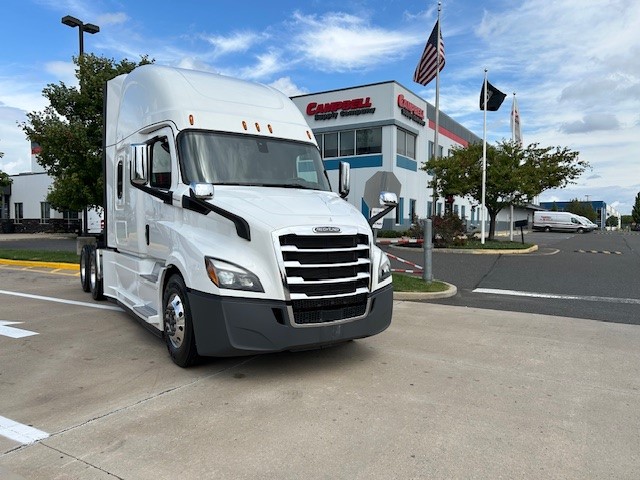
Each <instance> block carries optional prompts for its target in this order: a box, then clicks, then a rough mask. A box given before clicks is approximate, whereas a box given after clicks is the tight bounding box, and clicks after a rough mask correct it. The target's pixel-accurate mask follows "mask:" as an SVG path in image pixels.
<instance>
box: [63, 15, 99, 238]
mask: <svg viewBox="0 0 640 480" xmlns="http://www.w3.org/2000/svg"><path fill="white" fill-rule="evenodd" d="M62 23H64V24H65V25H67V26H68V27H71V28H75V27H78V38H79V40H80V42H79V43H80V55H79V56H78V59H80V58H82V56H83V55H84V32H87V33H91V34H94V33H98V32H99V31H100V27H99V26H98V25H94V24H93V23H83V22H82V20H78V19H77V18H76V17H72V16H71V15H66V16H64V17H62ZM88 220H89V213H88V211H87V208H86V207H85V208H84V211H83V212H82V233H84V234H86V233H87V232H88V225H87V223H88Z"/></svg>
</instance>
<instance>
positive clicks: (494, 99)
mask: <svg viewBox="0 0 640 480" xmlns="http://www.w3.org/2000/svg"><path fill="white" fill-rule="evenodd" d="M506 96H507V94H506V93H502V92H501V91H500V90H498V89H497V88H496V87H494V86H493V85H491V84H490V83H489V82H488V81H487V111H489V112H495V111H497V110H498V109H499V108H500V105H502V102H504V99H505V97H506ZM480 110H484V82H482V90H481V91H480Z"/></svg>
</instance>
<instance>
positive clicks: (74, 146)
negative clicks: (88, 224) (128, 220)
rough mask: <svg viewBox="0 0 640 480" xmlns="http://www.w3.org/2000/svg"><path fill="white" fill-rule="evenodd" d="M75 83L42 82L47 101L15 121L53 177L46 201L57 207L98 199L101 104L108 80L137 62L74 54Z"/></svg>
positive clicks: (79, 207)
mask: <svg viewBox="0 0 640 480" xmlns="http://www.w3.org/2000/svg"><path fill="white" fill-rule="evenodd" d="M74 63H75V64H76V77H77V78H78V84H79V87H75V86H73V87H69V86H67V85H65V84H64V82H60V83H59V84H57V85H56V84H49V85H47V86H46V87H45V88H44V89H43V91H42V94H43V95H44V96H45V97H46V98H47V100H48V101H49V106H47V107H46V108H45V109H44V110H43V111H41V112H31V113H28V114H27V121H26V122H24V123H22V124H21V125H20V126H21V127H22V129H23V130H24V132H25V133H26V134H27V137H28V138H29V139H30V140H31V141H33V142H37V143H38V144H39V145H40V147H41V148H42V151H41V152H40V154H39V156H38V163H39V164H40V165H42V166H43V167H44V169H45V170H46V172H47V173H48V174H49V175H51V176H52V177H53V185H52V188H51V190H50V191H49V194H48V196H47V201H48V202H49V203H50V204H51V206H52V207H53V208H55V209H56V210H60V211H62V210H73V211H79V210H82V209H84V208H85V207H93V206H99V205H102V203H103V190H102V189H103V184H104V178H103V173H102V127H103V120H102V109H103V105H102V102H103V89H104V84H105V82H106V81H107V80H110V79H112V78H114V77H116V76H118V75H120V74H123V73H129V72H130V71H131V70H133V69H134V68H135V67H136V66H138V65H143V64H146V63H151V61H149V60H148V59H147V57H142V59H141V61H140V63H135V62H131V61H129V60H127V59H124V60H121V61H120V62H117V63H116V62H115V60H113V59H108V58H104V57H99V56H96V55H92V54H84V55H82V56H81V57H79V58H74Z"/></svg>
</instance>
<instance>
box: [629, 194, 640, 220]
mask: <svg viewBox="0 0 640 480" xmlns="http://www.w3.org/2000/svg"><path fill="white" fill-rule="evenodd" d="M631 216H632V217H633V221H634V222H635V223H636V224H638V223H640V192H638V194H637V195H636V203H634V205H633V208H632V209H631Z"/></svg>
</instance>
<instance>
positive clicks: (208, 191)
mask: <svg viewBox="0 0 640 480" xmlns="http://www.w3.org/2000/svg"><path fill="white" fill-rule="evenodd" d="M189 188H190V189H191V192H192V196H193V197H195V198H200V199H203V198H211V197H213V185H211V184H210V183H196V182H191V184H189Z"/></svg>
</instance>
